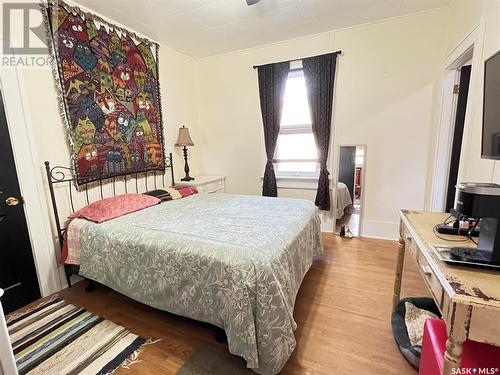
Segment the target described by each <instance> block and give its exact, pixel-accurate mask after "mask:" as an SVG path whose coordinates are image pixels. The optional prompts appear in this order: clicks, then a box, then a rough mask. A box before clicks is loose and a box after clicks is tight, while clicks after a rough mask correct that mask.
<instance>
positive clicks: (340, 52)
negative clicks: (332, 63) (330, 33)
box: [253, 50, 342, 69]
mask: <svg viewBox="0 0 500 375" xmlns="http://www.w3.org/2000/svg"><path fill="white" fill-rule="evenodd" d="M331 53H333V54H335V55H341V54H342V51H341V50H338V51H335V52H331ZM323 55H329V53H323V54H321V55H316V56H309V57H317V56H323ZM306 58H307V57H304V59H306ZM298 60H302V59H292V60H284V61H279V62H277V63H268V64H262V65H254V66H253V68H254V69H257V68H258V67H259V66H264V65H269V64H278V63H285V62H290V61H298Z"/></svg>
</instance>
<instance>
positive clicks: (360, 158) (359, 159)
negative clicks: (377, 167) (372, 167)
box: [356, 147, 365, 165]
mask: <svg viewBox="0 0 500 375" xmlns="http://www.w3.org/2000/svg"><path fill="white" fill-rule="evenodd" d="M364 158H365V149H364V148H363V147H356V165H363V164H364Z"/></svg>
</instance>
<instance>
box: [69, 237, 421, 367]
mask: <svg viewBox="0 0 500 375" xmlns="http://www.w3.org/2000/svg"><path fill="white" fill-rule="evenodd" d="M323 240H324V245H325V254H324V256H323V257H321V258H318V259H316V260H315V262H314V264H313V266H312V267H311V269H310V270H309V272H308V273H307V275H306V277H305V279H304V282H303V284H302V287H301V289H300V291H299V294H298V296H297V302H296V306H295V313H294V316H295V320H296V322H297V324H298V329H297V331H296V338H297V348H296V349H295V351H294V353H293V355H292V357H291V358H290V360H289V361H288V363H287V364H286V366H285V368H284V370H283V371H282V374H290V375H291V374H293V375H296V374H304V375H305V374H329V375H330V374H333V375H344V374H345V375H351V374H372V375H378V374H383V375H391V374H394V375H405V374H411V375H414V374H416V371H415V370H413V369H412V367H411V366H410V365H408V364H407V362H406V361H405V360H404V359H403V357H402V356H401V354H400V353H399V351H398V350H397V348H396V345H395V343H394V340H393V338H392V333H391V328H390V314H391V303H392V288H393V277H394V269H395V266H396V255H397V245H396V242H395V241H384V240H376V239H368V238H353V239H341V238H340V237H337V236H334V235H331V234H325V235H324V236H323ZM85 285H86V284H85V282H80V283H78V284H77V285H75V286H74V287H72V288H70V289H66V290H63V291H61V292H60V293H59V294H60V296H61V297H62V298H65V299H66V300H68V301H69V302H71V303H74V304H77V305H81V306H84V307H85V308H87V309H88V310H89V311H91V312H93V313H95V314H98V315H101V316H102V317H104V318H106V319H110V320H112V321H113V322H115V323H117V324H120V325H123V326H125V327H127V328H128V329H130V330H131V331H132V332H134V333H137V334H139V335H141V336H144V337H152V338H159V339H161V341H160V342H159V343H157V344H154V345H151V346H148V347H146V348H145V350H144V351H143V353H142V354H141V356H140V359H141V362H140V363H137V364H134V365H133V366H132V367H130V369H128V370H124V369H119V370H118V371H117V372H116V374H129V375H132V374H134V375H135V374H141V375H147V374H162V375H168V374H175V373H176V372H177V370H178V369H179V368H180V367H181V366H182V364H183V362H184V361H185V360H186V359H187V358H188V357H189V356H190V354H191V353H192V352H193V350H195V348H196V347H197V345H199V344H200V343H207V344H210V345H216V346H219V347H220V348H222V349H224V350H225V349H226V348H227V346H226V345H225V344H218V343H217V342H215V339H214V330H213V328H212V327H211V326H208V325H205V324H203V323H199V322H195V321H192V320H189V319H185V318H182V317H177V316H174V315H172V314H169V313H166V312H162V311H159V310H155V309H153V308H150V307H148V306H145V305H142V304H140V303H138V302H135V301H133V300H131V299H129V298H127V297H125V296H123V295H120V294H118V293H116V292H114V291H112V290H110V289H108V288H106V287H102V286H99V287H97V288H96V289H95V290H94V291H93V292H91V293H86V292H85V291H84V287H85ZM427 295H429V293H428V291H427V289H426V288H425V285H424V283H423V281H422V280H421V278H420V276H419V274H418V272H417V270H416V268H415V266H414V264H413V261H412V260H411V259H410V257H409V256H408V257H407V259H406V262H405V269H404V276H403V291H402V296H427Z"/></svg>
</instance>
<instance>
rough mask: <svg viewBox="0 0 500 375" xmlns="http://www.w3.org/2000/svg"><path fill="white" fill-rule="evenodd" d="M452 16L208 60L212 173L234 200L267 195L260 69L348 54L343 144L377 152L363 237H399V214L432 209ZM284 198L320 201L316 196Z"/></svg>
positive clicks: (301, 193)
mask: <svg viewBox="0 0 500 375" xmlns="http://www.w3.org/2000/svg"><path fill="white" fill-rule="evenodd" d="M443 15H444V13H443V11H442V10H437V11H433V12H428V13H423V14H419V15H412V16H407V17H402V18H397V19H392V20H387V21H384V22H379V23H375V24H370V25H364V26H358V27H354V28H349V29H346V30H341V31H334V32H328V33H324V34H319V35H315V36H311V37H306V38H301V39H296V40H291V41H287V42H282V43H277V44H272V45H267V46H262V47H257V48H252V49H248V50H243V51H238V52H233V53H228V54H223V55H219V56H213V57H207V58H203V59H200V60H198V76H199V106H200V119H201V129H202V140H203V147H204V149H203V151H204V152H203V169H204V170H205V172H206V173H214V174H215V173H216V174H224V175H225V176H226V181H227V190H228V192H230V193H242V194H260V193H261V183H260V177H261V176H262V173H263V167H264V164H265V162H264V161H265V155H264V151H263V144H264V141H263V132H262V122H261V117H260V107H259V97H258V85H257V73H256V71H255V70H253V69H252V66H253V65H258V64H262V63H269V62H275V61H281V60H288V59H296V58H301V57H306V56H312V55H317V54H321V53H326V52H332V51H335V50H338V49H341V50H342V51H343V54H342V55H341V56H339V58H338V60H337V61H338V65H337V82H336V95H335V104H334V106H335V109H334V127H335V130H334V137H333V142H334V145H335V146H336V145H338V144H345V143H348V144H352V143H358V144H366V145H367V154H368V155H367V165H366V181H365V189H366V195H365V214H364V222H363V235H365V236H374V237H387V238H395V237H396V236H397V226H398V209H400V208H410V209H422V208H423V207H424V201H425V192H426V180H427V168H428V162H427V155H428V152H429V149H428V148H429V139H430V131H431V129H432V127H431V124H432V122H433V120H434V118H435V113H436V107H435V104H434V103H435V101H436V96H437V94H438V93H439V94H440V90H439V88H440V75H439V67H440V62H441V61H442V58H443V46H444V37H443V26H442V17H443ZM331 151H335V152H336V147H334V148H331ZM332 159H333V161H332V163H331V165H330V171H331V172H332V176H333V177H334V178H335V175H336V173H335V170H336V165H337V161H336V160H337V156H336V155H335V157H334V158H332ZM279 195H280V196H293V197H302V198H306V199H314V196H315V192H314V191H313V190H289V189H279ZM332 201H333V202H334V201H335V200H334V199H333V200H332ZM333 224H334V223H333V218H332V216H331V214H330V215H323V228H322V229H323V230H328V231H332V230H333V228H334V225H333Z"/></svg>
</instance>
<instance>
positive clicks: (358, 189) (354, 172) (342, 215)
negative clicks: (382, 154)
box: [335, 145, 366, 237]
mask: <svg viewBox="0 0 500 375" xmlns="http://www.w3.org/2000/svg"><path fill="white" fill-rule="evenodd" d="M338 155H339V159H338V160H339V164H338V168H337V171H338V176H337V183H336V186H337V188H336V194H335V199H336V210H335V215H336V225H335V233H338V234H340V233H341V230H342V226H344V227H345V232H346V236H347V237H349V236H354V237H357V236H360V235H361V223H362V216H363V197H364V192H365V166H366V145H341V146H339V147H338Z"/></svg>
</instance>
